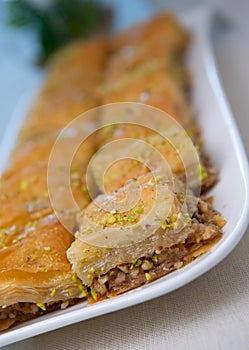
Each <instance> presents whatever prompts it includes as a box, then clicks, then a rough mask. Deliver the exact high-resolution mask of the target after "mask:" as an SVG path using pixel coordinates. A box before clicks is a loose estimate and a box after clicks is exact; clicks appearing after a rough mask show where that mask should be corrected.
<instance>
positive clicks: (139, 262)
mask: <svg viewBox="0 0 249 350" xmlns="http://www.w3.org/2000/svg"><path fill="white" fill-rule="evenodd" d="M141 264H142V260H140V259H138V260H137V261H136V262H135V263H134V264H133V265H134V266H135V267H139V266H140V265H141Z"/></svg>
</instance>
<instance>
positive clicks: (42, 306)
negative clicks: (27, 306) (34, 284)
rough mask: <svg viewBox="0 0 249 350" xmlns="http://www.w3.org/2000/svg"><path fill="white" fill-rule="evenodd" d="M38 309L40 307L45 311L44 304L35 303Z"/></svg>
mask: <svg viewBox="0 0 249 350" xmlns="http://www.w3.org/2000/svg"><path fill="white" fill-rule="evenodd" d="M36 305H37V306H38V307H39V308H40V309H42V310H43V311H46V305H45V304H43V303H37V304H36Z"/></svg>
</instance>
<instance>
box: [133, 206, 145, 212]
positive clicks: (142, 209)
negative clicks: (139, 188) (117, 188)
mask: <svg viewBox="0 0 249 350" xmlns="http://www.w3.org/2000/svg"><path fill="white" fill-rule="evenodd" d="M143 211H144V206H141V207H139V208H137V209H136V210H135V213H136V214H142V213H143Z"/></svg>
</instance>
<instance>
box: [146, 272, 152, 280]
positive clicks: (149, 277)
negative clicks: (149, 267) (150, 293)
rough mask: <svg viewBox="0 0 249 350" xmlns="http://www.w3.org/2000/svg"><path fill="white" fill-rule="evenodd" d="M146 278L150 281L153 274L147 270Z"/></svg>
mask: <svg viewBox="0 0 249 350" xmlns="http://www.w3.org/2000/svg"><path fill="white" fill-rule="evenodd" d="M145 278H146V279H147V281H149V280H150V279H151V274H150V273H147V272H146V273H145Z"/></svg>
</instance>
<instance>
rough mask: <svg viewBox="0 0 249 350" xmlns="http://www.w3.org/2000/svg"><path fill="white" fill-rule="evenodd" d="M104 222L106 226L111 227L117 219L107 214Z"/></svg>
mask: <svg viewBox="0 0 249 350" xmlns="http://www.w3.org/2000/svg"><path fill="white" fill-rule="evenodd" d="M106 221H107V223H108V224H110V225H112V224H115V222H117V218H116V216H114V215H113V214H108V217H107V220H106Z"/></svg>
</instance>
